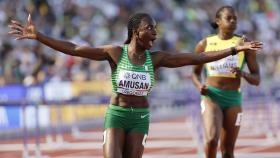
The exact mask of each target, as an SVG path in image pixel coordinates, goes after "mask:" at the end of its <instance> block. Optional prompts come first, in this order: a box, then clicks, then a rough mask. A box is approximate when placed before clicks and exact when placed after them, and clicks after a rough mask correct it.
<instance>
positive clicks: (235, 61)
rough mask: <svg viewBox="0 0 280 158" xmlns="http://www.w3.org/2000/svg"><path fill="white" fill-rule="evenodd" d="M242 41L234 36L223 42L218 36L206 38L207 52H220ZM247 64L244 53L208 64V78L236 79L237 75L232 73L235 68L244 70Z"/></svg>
mask: <svg viewBox="0 0 280 158" xmlns="http://www.w3.org/2000/svg"><path fill="white" fill-rule="evenodd" d="M240 39H241V37H240V36H237V35H234V36H233V37H232V38H231V39H228V40H222V39H220V38H219V37H218V35H213V36H209V37H207V38H206V43H207V44H206V48H205V52H209V51H219V50H223V49H227V48H230V47H234V46H236V44H237V42H238V41H239V40H240ZM244 63H245V54H244V52H243V51H242V52H239V53H238V54H236V55H233V56H232V55H231V56H228V57H226V58H223V59H220V60H217V61H213V62H210V63H206V64H205V66H206V72H207V76H217V77H229V78H235V75H234V74H232V73H231V72H230V69H231V68H233V67H238V68H240V69H241V70H242V69H243V66H244Z"/></svg>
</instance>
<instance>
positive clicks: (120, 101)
mask: <svg viewBox="0 0 280 158" xmlns="http://www.w3.org/2000/svg"><path fill="white" fill-rule="evenodd" d="M110 104H113V105H117V106H123V107H133V108H147V107H149V103H148V100H147V98H146V97H144V96H133V95H124V94H120V93H117V94H113V95H112V97H111V101H110Z"/></svg>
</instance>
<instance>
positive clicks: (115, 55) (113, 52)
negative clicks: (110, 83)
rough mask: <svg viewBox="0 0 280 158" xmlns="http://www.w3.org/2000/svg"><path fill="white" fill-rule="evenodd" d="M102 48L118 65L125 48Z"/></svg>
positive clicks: (110, 46) (116, 46)
mask: <svg viewBox="0 0 280 158" xmlns="http://www.w3.org/2000/svg"><path fill="white" fill-rule="evenodd" d="M102 47H103V49H104V50H105V51H106V52H108V54H109V55H110V57H111V59H112V60H113V61H114V63H118V61H119V58H120V56H121V53H122V49H123V48H122V47H121V46H118V45H104V46H102Z"/></svg>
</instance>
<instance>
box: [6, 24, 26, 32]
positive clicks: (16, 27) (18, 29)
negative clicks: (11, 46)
mask: <svg viewBox="0 0 280 158" xmlns="http://www.w3.org/2000/svg"><path fill="white" fill-rule="evenodd" d="M8 27H9V28H10V29H12V30H17V31H21V32H22V31H23V30H24V28H23V27H22V26H19V25H15V24H11V25H8Z"/></svg>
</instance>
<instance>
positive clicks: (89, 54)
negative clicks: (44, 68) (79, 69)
mask: <svg viewBox="0 0 280 158" xmlns="http://www.w3.org/2000/svg"><path fill="white" fill-rule="evenodd" d="M9 27H10V29H11V31H10V32H9V34H11V35H13V36H15V37H16V40H21V39H34V40H37V41H39V42H41V43H43V44H45V45H47V46H49V47H51V48H53V49H55V50H57V51H60V52H63V53H65V54H68V55H72V56H79V57H84V58H89V59H93V60H109V59H110V55H109V49H110V48H111V47H112V46H109V45H108V46H103V47H99V48H92V47H89V46H78V45H76V44H74V43H71V42H68V41H63V40H57V39H54V38H51V37H48V36H46V35H43V34H42V33H40V32H38V31H37V30H36V27H35V25H34V24H33V23H32V20H31V16H30V15H29V16H28V22H27V24H26V26H23V25H22V24H21V23H20V22H18V21H15V20H12V21H11V24H10V25H9Z"/></svg>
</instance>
